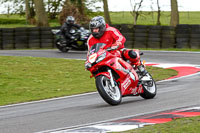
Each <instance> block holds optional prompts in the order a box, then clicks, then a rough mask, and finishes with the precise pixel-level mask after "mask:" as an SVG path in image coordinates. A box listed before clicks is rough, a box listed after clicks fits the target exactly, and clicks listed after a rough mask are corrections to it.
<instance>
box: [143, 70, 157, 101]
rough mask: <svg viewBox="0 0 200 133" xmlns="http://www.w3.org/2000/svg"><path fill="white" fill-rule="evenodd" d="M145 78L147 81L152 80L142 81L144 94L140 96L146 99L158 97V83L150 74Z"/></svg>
mask: <svg viewBox="0 0 200 133" xmlns="http://www.w3.org/2000/svg"><path fill="white" fill-rule="evenodd" d="M145 76H146V77H145V78H146V79H150V80H142V86H143V90H144V93H142V94H140V96H141V97H143V98H144V99H152V98H154V97H155V96H156V93H157V87H156V83H155V81H154V79H153V78H152V76H151V75H150V74H149V73H148V72H147V74H146V75H145Z"/></svg>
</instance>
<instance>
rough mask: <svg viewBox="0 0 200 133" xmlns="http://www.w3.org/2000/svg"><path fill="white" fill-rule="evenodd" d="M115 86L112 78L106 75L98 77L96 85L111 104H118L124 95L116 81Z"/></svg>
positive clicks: (105, 99)
mask: <svg viewBox="0 0 200 133" xmlns="http://www.w3.org/2000/svg"><path fill="white" fill-rule="evenodd" d="M114 84H115V86H114V87H112V86H111V82H110V79H109V78H107V77H106V76H104V75H100V76H97V77H96V87H97V90H98V92H99V94H100V95H101V97H102V98H103V99H104V101H106V102H107V103H108V104H110V105H118V104H120V103H121V100H122V95H121V91H120V89H119V87H118V85H117V83H116V82H114Z"/></svg>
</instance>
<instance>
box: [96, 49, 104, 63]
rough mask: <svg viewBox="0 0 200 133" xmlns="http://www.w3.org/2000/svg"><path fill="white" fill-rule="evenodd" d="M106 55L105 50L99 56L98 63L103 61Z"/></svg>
mask: <svg viewBox="0 0 200 133" xmlns="http://www.w3.org/2000/svg"><path fill="white" fill-rule="evenodd" d="M105 57H106V52H104V53H103V54H101V55H100V56H99V57H98V58H97V60H96V63H99V62H100V61H102V60H103V59H104V58H105Z"/></svg>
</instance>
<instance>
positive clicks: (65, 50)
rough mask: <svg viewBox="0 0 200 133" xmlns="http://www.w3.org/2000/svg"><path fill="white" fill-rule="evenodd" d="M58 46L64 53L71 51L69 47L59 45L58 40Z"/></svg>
mask: <svg viewBox="0 0 200 133" xmlns="http://www.w3.org/2000/svg"><path fill="white" fill-rule="evenodd" d="M56 47H57V48H58V50H60V51H61V52H64V53H67V52H68V51H69V49H67V48H66V47H65V46H61V45H59V44H58V42H57V41H56Z"/></svg>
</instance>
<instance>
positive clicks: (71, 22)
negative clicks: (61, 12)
mask: <svg viewBox="0 0 200 133" xmlns="http://www.w3.org/2000/svg"><path fill="white" fill-rule="evenodd" d="M74 22H75V19H74V17H73V16H67V18H66V23H67V24H74Z"/></svg>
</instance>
